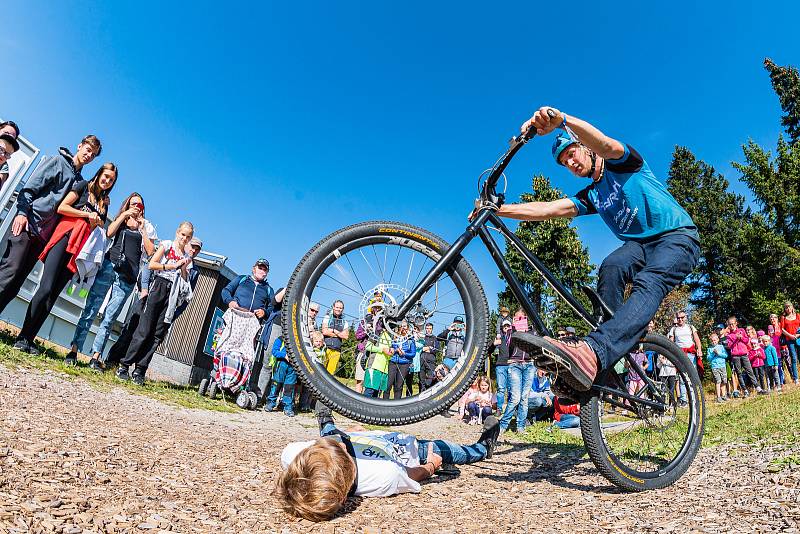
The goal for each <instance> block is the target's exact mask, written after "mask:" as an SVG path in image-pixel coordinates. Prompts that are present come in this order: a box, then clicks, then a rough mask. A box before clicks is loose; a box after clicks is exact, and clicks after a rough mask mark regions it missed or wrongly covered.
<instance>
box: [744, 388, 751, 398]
mask: <svg viewBox="0 0 800 534" xmlns="http://www.w3.org/2000/svg"><path fill="white" fill-rule="evenodd" d="M749 396H750V391H749V390H744V398H745V399H746V398H747V397H749Z"/></svg>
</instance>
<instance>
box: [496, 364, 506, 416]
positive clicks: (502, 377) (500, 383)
mask: <svg viewBox="0 0 800 534" xmlns="http://www.w3.org/2000/svg"><path fill="white" fill-rule="evenodd" d="M494 372H495V373H496V374H497V413H499V414H502V413H503V406H504V405H505V403H506V395H508V365H498V366H497V367H495V368H494Z"/></svg>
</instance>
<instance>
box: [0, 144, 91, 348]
mask: <svg viewBox="0 0 800 534" xmlns="http://www.w3.org/2000/svg"><path fill="white" fill-rule="evenodd" d="M14 142H15V143H16V139H15V140H14ZM16 146H17V147H19V145H18V144H17V145H16ZM101 150H102V146H101V144H100V140H99V139H97V137H95V136H93V135H87V136H86V137H84V138H83V140H82V141H81V143H80V144H79V145H78V150H77V152H76V153H75V155H72V154H71V153H70V152H69V150H67V149H66V148H61V149H60V151H59V155H58V156H49V157H44V158H42V161H41V162H40V163H39V165H38V166H37V168H36V170H35V171H33V174H31V176H30V178H28V181H27V183H26V184H25V187H23V188H22V190H21V191H20V192H19V197H18V198H17V215H16V216H15V217H14V220H13V222H12V223H11V229H10V230H9V232H8V234H7V235H6V239H7V243H6V250H5V253H4V254H3V256H2V259H0V312H2V311H3V310H4V309H5V307H6V306H8V303H9V302H11V300H12V299H13V298H14V297H16V296H17V293H19V290H20V288H21V287H22V284H23V282H25V278H27V276H28V275H29V274H30V272H31V270H32V269H33V266H34V265H36V262H37V260H38V259H39V254H41V252H42V250H44V247H45V244H46V243H47V241H48V240H49V239H50V236H51V235H52V233H53V230H54V229H55V226H56V224H57V223H58V220H59V216H58V214H57V212H56V210H57V209H58V205H59V204H60V203H61V201H62V200H63V199H64V197H65V196H66V195H67V193H68V192H69V191H70V189H71V188H72V184H73V183H74V182H75V181H76V180H80V179H82V176H81V169H82V168H83V167H84V165H86V164H88V163H90V162H91V161H92V160H93V159H94V158H95V157H97V156H98V155H99V154H100V151H101ZM26 345H27V343H26ZM21 348H22V349H23V350H24V349H25V347H21Z"/></svg>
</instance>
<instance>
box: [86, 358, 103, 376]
mask: <svg viewBox="0 0 800 534" xmlns="http://www.w3.org/2000/svg"><path fill="white" fill-rule="evenodd" d="M89 369H91V370H92V371H97V372H98V373H102V372H103V371H104V370H105V369H103V366H102V365H100V360H98V359H97V358H92V359H91V360H90V361H89Z"/></svg>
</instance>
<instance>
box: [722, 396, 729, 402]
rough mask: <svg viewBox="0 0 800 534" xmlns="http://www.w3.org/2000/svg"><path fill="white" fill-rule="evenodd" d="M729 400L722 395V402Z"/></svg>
mask: <svg viewBox="0 0 800 534" xmlns="http://www.w3.org/2000/svg"><path fill="white" fill-rule="evenodd" d="M729 400H730V399H728V396H727V395H723V396H722V402H728V401H729Z"/></svg>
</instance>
